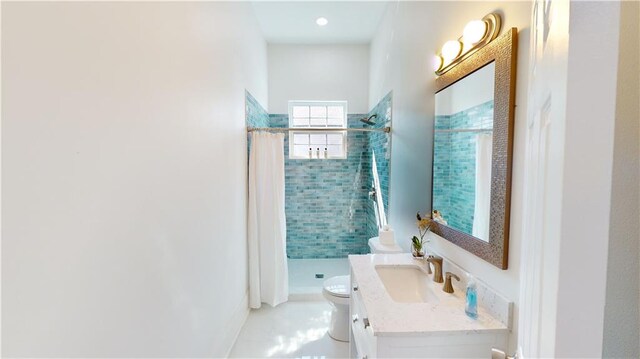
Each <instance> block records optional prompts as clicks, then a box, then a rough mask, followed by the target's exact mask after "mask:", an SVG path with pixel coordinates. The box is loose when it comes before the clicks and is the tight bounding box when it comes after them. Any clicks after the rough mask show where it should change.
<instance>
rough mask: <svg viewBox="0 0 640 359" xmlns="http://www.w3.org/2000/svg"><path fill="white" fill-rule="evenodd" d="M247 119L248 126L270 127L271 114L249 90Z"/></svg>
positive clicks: (246, 106) (246, 100) (246, 98)
mask: <svg viewBox="0 0 640 359" xmlns="http://www.w3.org/2000/svg"><path fill="white" fill-rule="evenodd" d="M244 94H245V120H246V123H247V127H269V114H268V113H267V111H266V110H265V109H264V108H263V107H262V106H261V105H260V103H259V102H258V100H256V99H255V98H254V97H253V96H252V95H251V94H250V93H249V91H245V92H244Z"/></svg>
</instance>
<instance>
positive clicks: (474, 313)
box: [464, 275, 478, 319]
mask: <svg viewBox="0 0 640 359" xmlns="http://www.w3.org/2000/svg"><path fill="white" fill-rule="evenodd" d="M464 311H465V313H467V315H468V316H469V317H470V318H473V319H477V318H478V291H477V289H476V281H475V280H474V279H473V277H472V276H471V275H469V280H468V282H467V304H466V305H465V307H464Z"/></svg>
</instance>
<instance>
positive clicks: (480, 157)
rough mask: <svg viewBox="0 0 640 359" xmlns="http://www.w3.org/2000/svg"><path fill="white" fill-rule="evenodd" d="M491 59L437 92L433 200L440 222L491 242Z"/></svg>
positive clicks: (492, 79) (492, 102)
mask: <svg viewBox="0 0 640 359" xmlns="http://www.w3.org/2000/svg"><path fill="white" fill-rule="evenodd" d="M494 77H495V62H491V63H490V64H488V65H486V66H484V67H483V68H481V69H479V70H476V71H475V72H474V73H472V74H470V75H469V76H467V77H465V78H463V79H462V80H460V81H458V82H456V83H454V84H453V85H451V86H449V87H447V88H445V89H444V90H442V91H440V92H438V93H437V94H436V116H435V129H434V135H433V144H434V145H433V204H432V207H433V209H434V210H437V211H438V212H439V213H440V216H441V217H442V223H443V224H447V225H448V226H449V227H451V228H454V229H457V230H459V231H461V232H464V233H466V234H469V235H472V236H474V237H476V238H478V239H480V240H483V241H485V242H489V202H490V200H491V149H492V143H493V104H494V99H493V98H494V91H493V90H494Z"/></svg>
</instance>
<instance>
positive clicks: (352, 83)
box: [269, 44, 369, 114]
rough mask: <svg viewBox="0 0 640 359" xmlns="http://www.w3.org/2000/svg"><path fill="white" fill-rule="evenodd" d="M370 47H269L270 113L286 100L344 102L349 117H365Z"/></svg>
mask: <svg viewBox="0 0 640 359" xmlns="http://www.w3.org/2000/svg"><path fill="white" fill-rule="evenodd" d="M368 88H369V45H277V44H269V112H270V113H280V114H282V113H287V112H288V107H287V104H288V102H289V100H322V101H328V100H347V101H348V102H349V109H348V111H349V113H368V112H369V106H368V100H367V96H368Z"/></svg>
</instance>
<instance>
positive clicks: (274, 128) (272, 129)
mask: <svg viewBox="0 0 640 359" xmlns="http://www.w3.org/2000/svg"><path fill="white" fill-rule="evenodd" d="M254 131H276V132H286V131H300V132H316V131H317V132H327V131H338V132H340V131H356V132H385V133H389V132H391V127H383V128H305V127H247V132H254Z"/></svg>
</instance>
